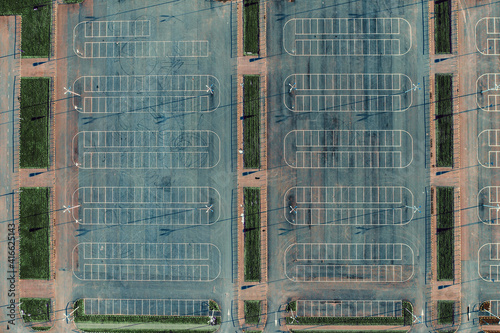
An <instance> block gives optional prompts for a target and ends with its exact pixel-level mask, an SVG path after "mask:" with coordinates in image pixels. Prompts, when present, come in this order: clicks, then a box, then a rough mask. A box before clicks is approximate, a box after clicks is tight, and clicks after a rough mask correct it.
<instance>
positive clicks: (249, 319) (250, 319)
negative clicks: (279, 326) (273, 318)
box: [245, 301, 260, 324]
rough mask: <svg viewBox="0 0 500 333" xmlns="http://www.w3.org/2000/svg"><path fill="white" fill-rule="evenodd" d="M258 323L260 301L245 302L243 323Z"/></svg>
mask: <svg viewBox="0 0 500 333" xmlns="http://www.w3.org/2000/svg"><path fill="white" fill-rule="evenodd" d="M259 321H260V301H245V323H247V324H258V323H259Z"/></svg>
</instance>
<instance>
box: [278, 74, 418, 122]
mask: <svg viewBox="0 0 500 333" xmlns="http://www.w3.org/2000/svg"><path fill="white" fill-rule="evenodd" d="M367 74H368V75H400V76H401V77H406V78H407V79H408V81H409V83H410V85H409V86H408V87H411V86H412V84H413V81H412V79H410V77H409V76H408V75H406V74H402V73H349V74H344V73H315V74H313V73H310V74H304V73H294V74H290V75H288V76H287V77H286V78H285V80H284V81H283V86H284V91H285V94H284V95H283V104H284V105H285V107H286V108H287V109H288V110H290V111H292V112H297V113H302V112H312V111H296V110H294V109H291V108H290V107H289V106H288V105H287V104H286V98H287V91H289V88H288V86H287V81H288V80H289V78H290V77H292V76H295V75H308V76H317V75H347V76H349V77H351V76H355V75H367ZM303 90H305V89H296V91H303ZM307 90H313V91H353V90H351V89H307ZM364 90H366V91H376V90H374V89H363V90H361V91H364ZM382 90H385V89H382ZM355 91H359V90H355ZM403 94H404V91H403V92H402V93H401V94H398V95H375V94H374V95H363V96H367V97H372V96H373V97H389V96H402V95H403ZM409 94H410V103H409V104H408V107H407V108H405V109H401V110H397V111H390V110H385V111H370V110H366V111H363V110H359V111H351V112H374V113H377V112H394V113H396V112H404V111H406V110H408V109H409V108H410V107H411V106H412V104H413V90H412V91H410V92H409ZM330 96H338V95H334V94H332V95H330ZM348 96H360V95H348ZM318 112H349V111H340V110H339V111H318Z"/></svg>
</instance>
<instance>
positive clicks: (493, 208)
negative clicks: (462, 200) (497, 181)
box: [477, 186, 500, 225]
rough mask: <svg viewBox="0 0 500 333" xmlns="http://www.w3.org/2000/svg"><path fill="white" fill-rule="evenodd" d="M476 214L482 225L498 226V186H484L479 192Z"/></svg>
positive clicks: (499, 212) (499, 209)
mask: <svg viewBox="0 0 500 333" xmlns="http://www.w3.org/2000/svg"><path fill="white" fill-rule="evenodd" d="M477 214H478V217H479V220H480V221H482V222H483V223H484V224H488V225H499V224H500V186H486V187H483V188H482V189H480V190H479V192H478V193H477Z"/></svg>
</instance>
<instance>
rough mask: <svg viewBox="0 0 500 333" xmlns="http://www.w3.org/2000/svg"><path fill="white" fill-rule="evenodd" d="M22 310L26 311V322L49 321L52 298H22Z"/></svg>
mask: <svg viewBox="0 0 500 333" xmlns="http://www.w3.org/2000/svg"><path fill="white" fill-rule="evenodd" d="M19 302H20V303H21V306H20V308H21V310H23V311H24V315H23V320H24V322H25V323H31V322H39V321H49V319H50V299H49V298H21V299H20V300H19Z"/></svg>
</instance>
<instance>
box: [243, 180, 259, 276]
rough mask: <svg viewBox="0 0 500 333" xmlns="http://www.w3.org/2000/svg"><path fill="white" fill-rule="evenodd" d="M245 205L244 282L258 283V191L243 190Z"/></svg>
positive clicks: (252, 188)
mask: <svg viewBox="0 0 500 333" xmlns="http://www.w3.org/2000/svg"><path fill="white" fill-rule="evenodd" d="M243 199H244V204H245V230H244V232H245V281H260V189H259V188H254V187H245V188H243Z"/></svg>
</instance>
